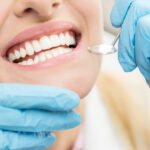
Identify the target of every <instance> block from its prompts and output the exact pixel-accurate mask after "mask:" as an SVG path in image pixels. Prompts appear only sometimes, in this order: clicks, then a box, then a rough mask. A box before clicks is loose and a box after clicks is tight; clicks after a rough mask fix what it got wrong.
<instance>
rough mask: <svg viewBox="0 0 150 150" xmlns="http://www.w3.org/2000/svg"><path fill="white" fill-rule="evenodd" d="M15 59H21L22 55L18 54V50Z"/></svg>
mask: <svg viewBox="0 0 150 150" xmlns="http://www.w3.org/2000/svg"><path fill="white" fill-rule="evenodd" d="M15 57H16V59H19V58H20V57H21V56H20V53H19V52H18V50H15Z"/></svg>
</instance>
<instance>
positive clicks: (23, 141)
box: [0, 130, 56, 150]
mask: <svg viewBox="0 0 150 150" xmlns="http://www.w3.org/2000/svg"><path fill="white" fill-rule="evenodd" d="M0 139H1V140H0V149H1V150H8V149H9V150H44V149H45V148H48V147H50V146H51V145H53V144H54V142H55V140H56V138H55V136H54V134H51V133H43V134H42V133H39V134H35V133H21V132H20V133H19V132H9V131H3V130H0Z"/></svg>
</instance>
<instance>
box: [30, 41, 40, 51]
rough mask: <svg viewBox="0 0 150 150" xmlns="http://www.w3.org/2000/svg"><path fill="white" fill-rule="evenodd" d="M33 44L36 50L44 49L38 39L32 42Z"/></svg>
mask: <svg viewBox="0 0 150 150" xmlns="http://www.w3.org/2000/svg"><path fill="white" fill-rule="evenodd" d="M32 45H33V48H34V51H35V52H40V51H41V50H42V48H41V46H40V44H39V42H38V41H37V40H34V41H33V42H32Z"/></svg>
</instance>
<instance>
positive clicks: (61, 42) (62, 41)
mask: <svg viewBox="0 0 150 150" xmlns="http://www.w3.org/2000/svg"><path fill="white" fill-rule="evenodd" d="M59 40H60V45H65V44H66V43H65V36H64V34H63V33H61V34H60V35H59Z"/></svg>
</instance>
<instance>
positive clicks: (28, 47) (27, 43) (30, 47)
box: [25, 42, 34, 55]
mask: <svg viewBox="0 0 150 150" xmlns="http://www.w3.org/2000/svg"><path fill="white" fill-rule="evenodd" d="M25 48H26V52H27V54H28V55H33V54H34V49H33V47H32V45H31V44H30V43H29V42H26V43H25Z"/></svg>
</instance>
